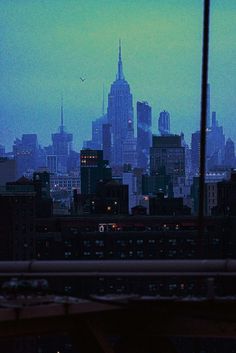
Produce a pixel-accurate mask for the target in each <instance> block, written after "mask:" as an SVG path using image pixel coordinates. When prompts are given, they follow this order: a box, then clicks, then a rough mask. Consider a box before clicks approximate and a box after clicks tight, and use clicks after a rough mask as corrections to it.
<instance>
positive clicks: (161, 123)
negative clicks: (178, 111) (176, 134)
mask: <svg viewBox="0 0 236 353" xmlns="http://www.w3.org/2000/svg"><path fill="white" fill-rule="evenodd" d="M158 130H159V132H160V135H161V136H165V135H170V114H169V113H168V112H166V111H165V110H164V111H163V112H161V113H160V116H159V119H158Z"/></svg>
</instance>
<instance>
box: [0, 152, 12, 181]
mask: <svg viewBox="0 0 236 353" xmlns="http://www.w3.org/2000/svg"><path fill="white" fill-rule="evenodd" d="M15 180H16V161H15V160H14V159H8V158H2V157H0V186H4V185H5V184H6V183H7V182H8V181H15Z"/></svg>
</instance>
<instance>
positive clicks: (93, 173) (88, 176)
mask: <svg viewBox="0 0 236 353" xmlns="http://www.w3.org/2000/svg"><path fill="white" fill-rule="evenodd" d="M80 175H81V194H83V195H90V194H95V192H96V187H97V183H98V182H99V181H101V180H103V181H107V180H111V178H112V175H111V168H110V167H109V165H108V161H106V160H104V159H103V151H101V150H89V149H85V150H81V151H80Z"/></svg>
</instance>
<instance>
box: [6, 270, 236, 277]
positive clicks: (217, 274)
mask: <svg viewBox="0 0 236 353" xmlns="http://www.w3.org/2000/svg"><path fill="white" fill-rule="evenodd" d="M0 277H21V278H32V277H33V278H35V277H37V278H39V277H40V278H42V277H44V278H48V277H82V278H91V277H96V278H98V277H180V278H183V277H208V278H209V277H214V278H215V277H217V278H220V277H228V278H232V277H236V271H234V272H204V271H202V272H90V271H89V272H32V273H29V272H0Z"/></svg>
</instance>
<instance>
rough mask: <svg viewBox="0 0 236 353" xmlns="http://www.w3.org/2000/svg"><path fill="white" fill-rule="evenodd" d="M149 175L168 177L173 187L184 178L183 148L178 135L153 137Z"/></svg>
mask: <svg viewBox="0 0 236 353" xmlns="http://www.w3.org/2000/svg"><path fill="white" fill-rule="evenodd" d="M150 174H151V175H169V176H170V177H171V181H172V183H173V185H175V183H176V182H177V180H178V177H181V176H185V148H184V147H183V146H182V137H181V136H179V135H169V136H153V139H152V147H151V148H150Z"/></svg>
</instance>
